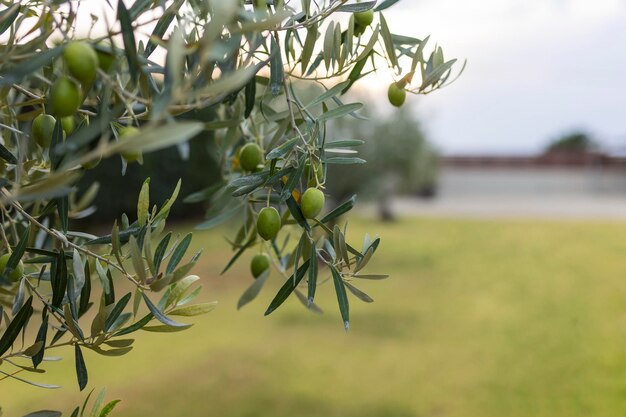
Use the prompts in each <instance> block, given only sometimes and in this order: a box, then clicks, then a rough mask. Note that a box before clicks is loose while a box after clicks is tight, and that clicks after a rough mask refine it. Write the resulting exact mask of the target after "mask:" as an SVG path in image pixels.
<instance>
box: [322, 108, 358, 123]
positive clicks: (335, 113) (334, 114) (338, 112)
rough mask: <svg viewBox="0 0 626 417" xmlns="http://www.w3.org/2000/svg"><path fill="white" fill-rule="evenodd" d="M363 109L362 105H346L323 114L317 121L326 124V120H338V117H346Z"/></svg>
mask: <svg viewBox="0 0 626 417" xmlns="http://www.w3.org/2000/svg"><path fill="white" fill-rule="evenodd" d="M362 107H363V104H362V103H350V104H344V105H343V106H338V107H335V108H334V109H332V110H329V111H327V112H324V113H322V114H321V115H320V116H319V117H318V119H317V121H318V122H319V123H322V122H325V121H326V120H331V119H336V118H338V117H342V116H345V115H347V114H349V113H352V112H354V111H357V110H360V109H361V108H362Z"/></svg>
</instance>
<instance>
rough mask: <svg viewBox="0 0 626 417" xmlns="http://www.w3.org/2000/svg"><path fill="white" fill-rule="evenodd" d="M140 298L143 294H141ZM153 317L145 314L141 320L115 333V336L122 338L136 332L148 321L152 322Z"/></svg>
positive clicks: (150, 314)
mask: <svg viewBox="0 0 626 417" xmlns="http://www.w3.org/2000/svg"><path fill="white" fill-rule="evenodd" d="M141 295H142V296H144V295H143V293H141ZM153 317H154V316H153V315H152V313H148V314H146V315H145V316H144V317H143V318H142V319H141V320H139V321H137V322H135V323H133V324H131V325H130V326H128V327H125V328H123V329H122V330H120V331H119V332H117V333H115V336H116V337H118V336H124V335H127V334H130V333H133V332H136V331H137V330H139V329H141V328H142V327H144V326H145V325H146V324H148V323H149V322H150V320H152V318H153Z"/></svg>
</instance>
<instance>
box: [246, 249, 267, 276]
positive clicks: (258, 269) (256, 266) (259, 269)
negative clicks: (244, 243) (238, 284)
mask: <svg viewBox="0 0 626 417" xmlns="http://www.w3.org/2000/svg"><path fill="white" fill-rule="evenodd" d="M269 268H270V257H269V256H267V255H266V254H265V253H259V254H258V255H254V257H253V258H252V262H250V272H252V276H253V277H254V278H258V277H260V276H261V274H262V273H263V272H265V271H267V270H268V269H269Z"/></svg>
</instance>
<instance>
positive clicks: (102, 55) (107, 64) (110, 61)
mask: <svg viewBox="0 0 626 417" xmlns="http://www.w3.org/2000/svg"><path fill="white" fill-rule="evenodd" d="M111 49H113V48H111ZM96 55H97V56H98V66H99V67H100V69H101V70H102V71H104V72H109V70H110V69H111V68H112V67H113V65H114V64H115V54H114V53H113V52H108V51H102V50H100V49H97V50H96Z"/></svg>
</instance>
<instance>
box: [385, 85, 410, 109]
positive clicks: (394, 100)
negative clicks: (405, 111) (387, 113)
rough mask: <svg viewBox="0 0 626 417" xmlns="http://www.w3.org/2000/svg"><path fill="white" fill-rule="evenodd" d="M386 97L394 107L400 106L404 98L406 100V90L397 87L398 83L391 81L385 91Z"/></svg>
mask: <svg viewBox="0 0 626 417" xmlns="http://www.w3.org/2000/svg"><path fill="white" fill-rule="evenodd" d="M387 97H388V98H389V102H390V103H391V104H393V105H394V106H396V107H400V106H402V105H403V104H404V100H406V91H404V89H402V88H400V87H398V84H396V83H391V85H390V86H389V90H388V91H387Z"/></svg>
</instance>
